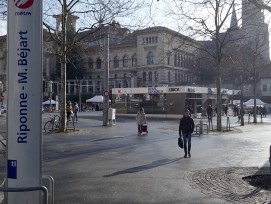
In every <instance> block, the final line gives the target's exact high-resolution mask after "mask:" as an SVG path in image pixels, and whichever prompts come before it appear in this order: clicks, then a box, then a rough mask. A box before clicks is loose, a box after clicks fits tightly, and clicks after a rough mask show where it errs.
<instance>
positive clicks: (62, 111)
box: [59, 0, 68, 132]
mask: <svg viewBox="0 0 271 204" xmlns="http://www.w3.org/2000/svg"><path fill="white" fill-rule="evenodd" d="M66 6H67V4H66V0H64V1H63V7H62V31H61V37H62V43H61V47H60V56H61V60H60V61H61V62H60V63H61V78H60V127H59V131H60V132H65V131H66V129H67V118H66V83H67V79H66V63H67V15H68V13H67V7H66Z"/></svg>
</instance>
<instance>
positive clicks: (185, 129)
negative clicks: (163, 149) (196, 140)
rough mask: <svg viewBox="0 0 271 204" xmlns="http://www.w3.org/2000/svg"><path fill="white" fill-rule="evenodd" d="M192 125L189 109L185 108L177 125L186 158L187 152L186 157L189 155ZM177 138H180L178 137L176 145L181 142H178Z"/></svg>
mask: <svg viewBox="0 0 271 204" xmlns="http://www.w3.org/2000/svg"><path fill="white" fill-rule="evenodd" d="M194 127H195V124H194V120H193V119H192V118H191V117H190V115H189V110H185V111H184V115H183V117H182V118H181V119H180V125H179V136H180V138H181V137H182V138H183V147H184V158H187V153H188V157H191V153H190V150H191V135H192V133H193V132H194ZM179 140H180V139H178V145H179V146H180V145H181V144H179ZM180 143H181V142H180ZM187 146H188V148H187Z"/></svg>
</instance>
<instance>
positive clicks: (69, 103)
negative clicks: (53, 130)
mask: <svg viewBox="0 0 271 204" xmlns="http://www.w3.org/2000/svg"><path fill="white" fill-rule="evenodd" d="M66 113H67V120H68V121H69V120H70V117H71V114H72V102H71V101H68V103H67V105H66Z"/></svg>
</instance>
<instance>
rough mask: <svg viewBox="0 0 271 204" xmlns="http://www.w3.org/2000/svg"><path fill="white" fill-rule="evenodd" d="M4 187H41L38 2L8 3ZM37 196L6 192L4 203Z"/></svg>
mask: <svg viewBox="0 0 271 204" xmlns="http://www.w3.org/2000/svg"><path fill="white" fill-rule="evenodd" d="M7 37H8V117H7V118H8V120H7V126H8V137H7V148H8V150H7V153H8V154H7V155H8V158H7V187H9V188H24V187H39V186H41V178H42V171H41V166H42V165H41V161H42V160H41V158H42V131H41V130H42V128H41V126H42V125H41V123H42V119H41V116H42V115H41V114H42V113H41V109H42V108H41V104H42V1H40V0H16V1H13V0H9V1H8V35H7ZM40 196H41V193H40V192H35V191H33V192H23V193H17V192H12V193H11V192H10V193H8V196H7V203H9V204H17V203H35V204H36V203H40Z"/></svg>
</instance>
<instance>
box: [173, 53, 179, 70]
mask: <svg viewBox="0 0 271 204" xmlns="http://www.w3.org/2000/svg"><path fill="white" fill-rule="evenodd" d="M177 64H178V57H177V53H175V54H174V66H175V67H177Z"/></svg>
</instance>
